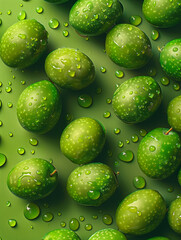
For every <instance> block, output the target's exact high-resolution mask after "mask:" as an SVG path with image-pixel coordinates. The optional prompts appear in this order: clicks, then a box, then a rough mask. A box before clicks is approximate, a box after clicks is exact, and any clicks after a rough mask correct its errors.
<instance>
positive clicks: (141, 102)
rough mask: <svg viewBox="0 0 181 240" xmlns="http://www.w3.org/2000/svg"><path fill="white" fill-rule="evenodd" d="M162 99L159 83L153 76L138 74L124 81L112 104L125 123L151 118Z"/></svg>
mask: <svg viewBox="0 0 181 240" xmlns="http://www.w3.org/2000/svg"><path fill="white" fill-rule="evenodd" d="M161 99H162V94H161V89H160V86H159V85H158V83H157V82H156V81H155V80H154V79H153V78H151V77H148V76H138V77H134V78H130V79H129V80H127V81H125V82H124V83H122V84H121V85H120V86H119V88H117V90H116V91H115V93H114V95H113V99H112V106H113V109H114V112H115V114H116V115H117V117H119V118H120V119H121V120H122V121H123V122H125V123H138V122H142V121H144V120H146V119H147V118H149V117H150V116H151V115H152V114H153V113H154V112H155V111H156V110H157V108H158V107H159V105H160V103H161Z"/></svg>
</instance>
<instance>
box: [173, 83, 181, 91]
mask: <svg viewBox="0 0 181 240" xmlns="http://www.w3.org/2000/svg"><path fill="white" fill-rule="evenodd" d="M173 90H175V91H179V90H180V84H179V83H177V82H176V83H174V84H173Z"/></svg>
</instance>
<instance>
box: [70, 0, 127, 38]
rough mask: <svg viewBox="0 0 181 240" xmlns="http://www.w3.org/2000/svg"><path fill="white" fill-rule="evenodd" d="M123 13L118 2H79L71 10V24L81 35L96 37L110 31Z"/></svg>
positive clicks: (101, 0) (107, 0) (105, 0)
mask: <svg viewBox="0 0 181 240" xmlns="http://www.w3.org/2000/svg"><path fill="white" fill-rule="evenodd" d="M122 13H123V6H122V4H121V3H120V2H119V1H118V0H97V1H94V0H78V1H77V2H76V3H75V4H74V5H73V7H72V9H71V10H70V15H69V22H70V24H71V25H72V26H73V27H74V28H75V29H76V30H77V31H78V32H79V33H81V34H83V35H87V36H96V35H100V34H102V33H105V32H106V31H107V30H109V29H110V28H111V27H112V26H113V25H114V24H115V23H116V22H117V21H119V20H120V19H121V16H122Z"/></svg>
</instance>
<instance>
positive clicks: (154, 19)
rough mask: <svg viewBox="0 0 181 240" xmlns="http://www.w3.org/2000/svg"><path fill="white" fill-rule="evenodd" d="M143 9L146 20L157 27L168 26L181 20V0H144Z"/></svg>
mask: <svg viewBox="0 0 181 240" xmlns="http://www.w3.org/2000/svg"><path fill="white" fill-rule="evenodd" d="M142 11H143V14H144V16H145V18H146V20H147V21H148V22H149V23H151V24H153V25H154V26H156V27H160V28H168V27H172V26H174V25H176V24H177V23H179V22H180V21H181V1H180V0H173V1H165V0H144V2H143V6H142Z"/></svg>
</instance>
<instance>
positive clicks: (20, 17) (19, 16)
mask: <svg viewBox="0 0 181 240" xmlns="http://www.w3.org/2000/svg"><path fill="white" fill-rule="evenodd" d="M26 16H27V14H26V12H25V11H24V10H22V11H21V12H20V13H19V14H18V16H17V18H18V20H20V21H21V20H24V19H26Z"/></svg>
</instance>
